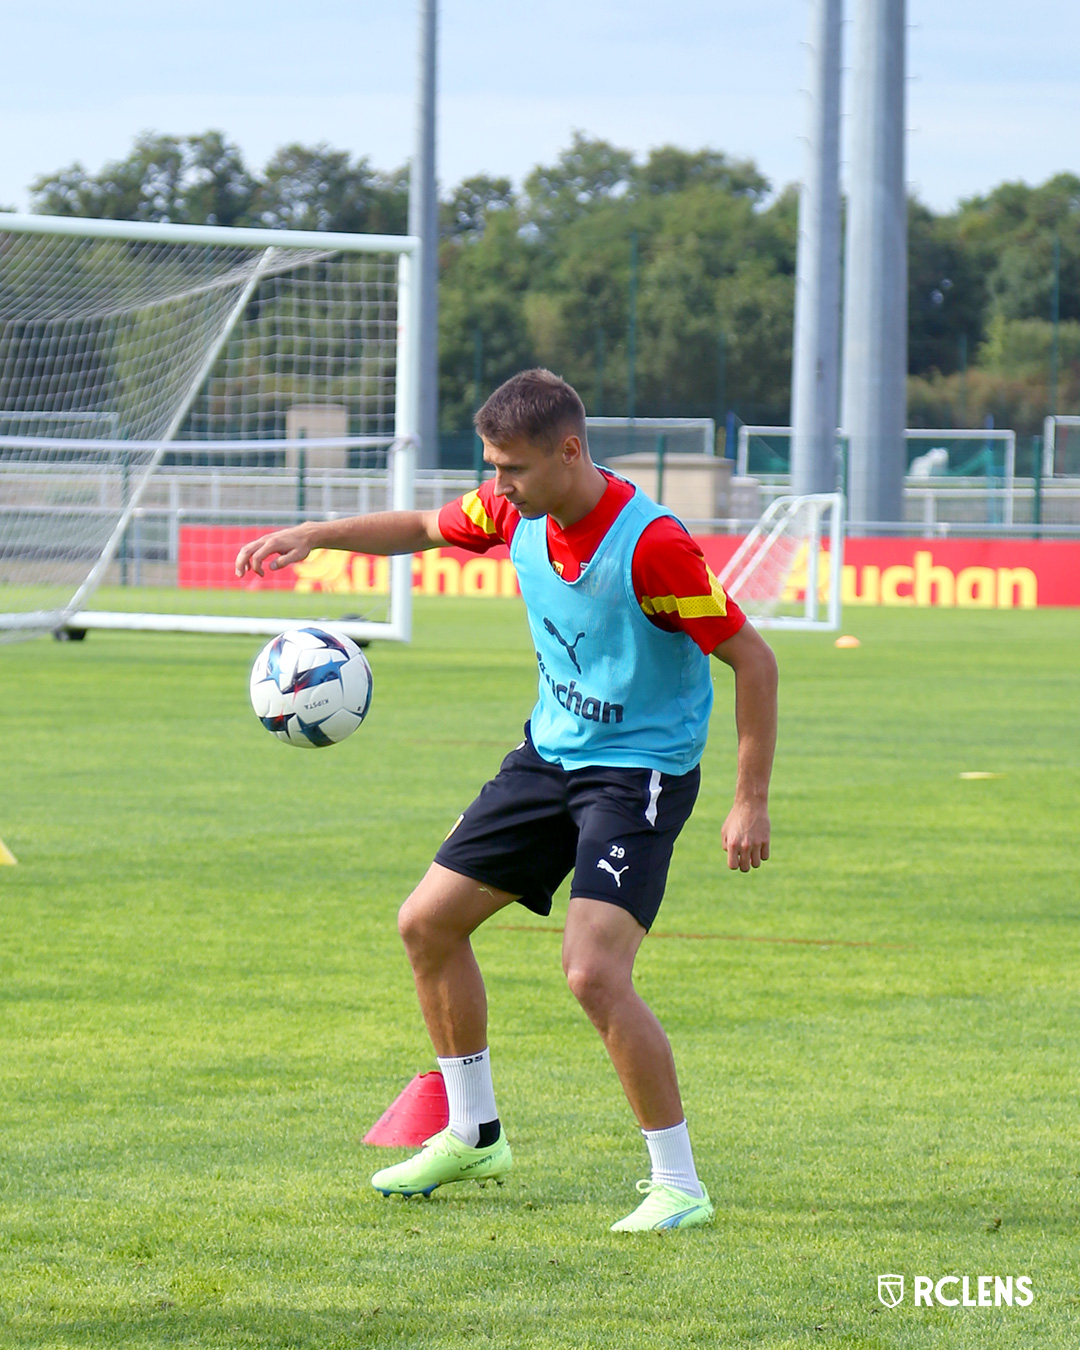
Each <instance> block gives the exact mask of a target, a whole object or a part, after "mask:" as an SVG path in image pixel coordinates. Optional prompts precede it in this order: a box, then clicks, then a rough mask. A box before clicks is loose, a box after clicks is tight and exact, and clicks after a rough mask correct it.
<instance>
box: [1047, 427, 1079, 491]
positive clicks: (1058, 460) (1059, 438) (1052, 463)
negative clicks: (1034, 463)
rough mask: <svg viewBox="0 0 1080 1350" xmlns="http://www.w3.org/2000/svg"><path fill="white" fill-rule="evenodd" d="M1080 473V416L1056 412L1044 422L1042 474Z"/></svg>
mask: <svg viewBox="0 0 1080 1350" xmlns="http://www.w3.org/2000/svg"><path fill="white" fill-rule="evenodd" d="M1078 474H1080V417H1070V416H1066V415H1065V414H1063V413H1055V414H1053V415H1052V416H1050V417H1047V418H1046V420H1045V421H1044V422H1043V457H1042V476H1043V477H1044V478H1053V477H1055V475H1058V476H1061V477H1072V476H1074V475H1078Z"/></svg>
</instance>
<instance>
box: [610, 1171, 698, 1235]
mask: <svg viewBox="0 0 1080 1350" xmlns="http://www.w3.org/2000/svg"><path fill="white" fill-rule="evenodd" d="M637 1188H638V1190H639V1191H641V1192H642V1194H643V1195H644V1196H645V1199H644V1200H642V1202H641V1204H640V1205H638V1207H637V1209H635V1210H634V1212H633V1214H628V1215H627V1216H626V1218H625V1219H620V1220H619V1222H618V1223H613V1224H612V1225H611V1231H612V1232H613V1233H647V1232H650V1231H651V1230H653V1229H664V1228H697V1227H699V1226H700V1225H701V1224H703V1223H708V1222H709V1220H710V1219H711V1218H712V1216H713V1207H712V1202H711V1201H710V1199H709V1193H708V1191H705V1187H704V1186H703V1187H702V1188H701V1189H702V1190H703V1191H705V1194H704V1195H702V1196H696V1195H687V1193H686V1191H680V1190H679V1189H678V1187H676V1186H665V1185H664V1184H663V1183H662V1182H659V1181H639V1182H638V1184H637Z"/></svg>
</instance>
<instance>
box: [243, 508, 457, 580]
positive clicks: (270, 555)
mask: <svg viewBox="0 0 1080 1350" xmlns="http://www.w3.org/2000/svg"><path fill="white" fill-rule="evenodd" d="M445 543H446V540H445V539H444V538H443V537H442V535H440V533H439V513H438V511H376V512H373V513H372V514H371V515H367V516H348V517H346V518H344V519H342V520H305V521H304V523H303V524H302V525H290V526H289V527H288V528H287V529H284V530H275V531H274V532H273V533H272V534H264V535H263V536H262V537H261V538H260V539H253V540H251V542H250V543H248V544H245V545H244V547H243V548H242V549H241V550H240V552H239V553H238V554H237V555H236V575H237V576H238V577H242V576H243V575H244V573H245V572H247V571H252V572H255V573H257V574H258V575H259V576H260V577H261V576H262V575H263V564H264V563H266V562H267V560H269V567H270V570H271V571H272V572H276V571H277V570H278V569H279V568H281V567H288V566H290V565H291V564H292V563H298V562H303V560H304V559H305V558H306V557H307V555H308V554H309V553H310V552H311V550H312V549H313V548H340V549H344V550H346V551H347V552H349V553H376V554H383V555H385V554H390V553H415V552H416V551H417V550H418V549H425V548H438V547H439V545H440V544H445Z"/></svg>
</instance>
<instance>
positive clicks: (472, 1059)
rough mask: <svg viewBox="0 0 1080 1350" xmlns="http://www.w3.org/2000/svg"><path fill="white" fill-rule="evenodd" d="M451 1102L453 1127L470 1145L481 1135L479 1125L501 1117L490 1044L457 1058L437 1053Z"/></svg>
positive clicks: (454, 1131) (451, 1122)
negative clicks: (492, 1070)
mask: <svg viewBox="0 0 1080 1350" xmlns="http://www.w3.org/2000/svg"><path fill="white" fill-rule="evenodd" d="M438 1060H439V1068H440V1069H441V1070H442V1076H443V1082H444V1083H445V1084H446V1099H447V1101H448V1103H449V1105H450V1129H451V1131H452V1132H453V1133H454V1134H455V1135H456V1136H457V1137H458V1138H459V1139H460V1140H461V1142H462V1143H463V1144H468V1145H469V1147H470V1148H475V1147H476V1145H477V1143H478V1141H479V1139H480V1126H481V1125H486V1124H488V1122H489V1121H492V1120H498V1118H499V1112H498V1110H497V1109H496V1107H495V1089H494V1088H493V1087H492V1085H491V1054H490V1051H489V1050H488V1048H487V1046H485V1047H484V1049H483V1050H478V1051H477V1053H476V1054H475V1055H460V1056H459V1057H458V1058H456V1059H443V1058H442V1056H439V1057H438Z"/></svg>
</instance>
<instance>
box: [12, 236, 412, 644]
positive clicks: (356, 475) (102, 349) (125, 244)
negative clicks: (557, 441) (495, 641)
mask: <svg viewBox="0 0 1080 1350" xmlns="http://www.w3.org/2000/svg"><path fill="white" fill-rule="evenodd" d="M418 250H419V241H418V240H417V239H415V238H413V237H412V236H390V235H348V234H336V233H329V232H326V233H323V232H314V231H278V230H262V229H233V228H227V227H216V226H195V225H190V226H189V225H177V224H160V223H148V222H139V221H114V220H86V219H82V218H75V217H70V218H69V217H47V216H28V215H14V214H5V215H0V640H2V639H3V638H4V637H5V636H6V637H13V636H25V635H31V634H34V633H39V632H43V631H49V630H56V629H58V628H63V627H65V626H69V627H72V628H89V627H108V628H116V627H124V628H145V629H158V630H162V629H171V630H182V631H202V632H207V631H210V632H241V633H253V634H272V633H277V632H280V631H282V630H283V629H284V628H288V627H292V626H294V625H295V624H296V623H297V622H301V621H303V620H304V619H305V618H307V619H312V618H318V617H328V616H327V614H326V612H325V611H326V609H327V602H326V600H325V598H324V597H325V596H326V595H327V594H330V593H331V591H332V590H333V588H327V587H324V586H321V585H319V584H317V583H312V584H311V585H309V586H308V587H307V588H306V590H305V591H304V593H303V594H301V595H285V594H284V592H283V591H282V590H277V591H268V592H266V593H256V592H254V591H249V592H244V591H243V590H240V589H237V590H234V591H233V592H232V593H231V594H230V603H229V604H226V605H224V606H221V607H218V606H216V605H209V606H207V607H206V608H204V609H200V605H199V603H198V602H199V599H200V596H199V595H198V594H196V593H195V592H197V591H198V587H197V586H195V587H194V590H193V592H192V593H191V594H189V595H188V596H187V597H186V601H187V602H186V603H183V604H173V603H172V602H171V601H170V600H169V599H168V598H167V597H168V596H169V595H170V594H171V591H172V590H174V589H175V588H176V569H177V557H176V556H175V554H176V549H177V547H178V546H179V547H180V549H181V552H182V551H183V548H184V546H185V545H190V541H189V540H186V539H181V540H180V541H179V545H178V542H177V540H176V539H175V538H173V539H168V540H166V539H162V540H161V541H160V546H159V545H158V544H155V547H156V548H157V549H158V552H157V553H154V552H153V550H151V552H150V554H149V556H151V557H152V558H157V559H158V563H157V564H156V568H157V570H156V573H155V578H154V579H155V580H156V583H157V587H158V589H151V588H150V587H149V586H146V578H145V577H143V578H142V581H143V585H144V586H146V598H147V603H146V604H145V605H143V604H141V603H140V600H141V599H142V597H141V596H140V595H139V594H138V592H139V590H140V587H138V586H134V585H131V581H132V569H131V566H130V558H129V553H128V550H129V537H130V532H131V530H132V529H133V528H135V527H137V526H141V527H142V528H143V529H144V531H145V530H150V529H151V527H152V526H153V524H154V522H153V519H152V518H153V515H154V492H153V485H154V483H155V479H156V477H157V475H158V474H159V473H160V472H162V471H163V470H164V469H167V470H168V475H169V477H170V483H171V485H172V486H171V487H170V491H172V490H174V489H176V484H177V483H178V482H185V481H186V480H184V475H185V474H187V475H188V477H189V479H190V480H191V482H194V481H195V478H196V477H198V476H199V475H201V477H202V479H204V480H209V485H208V486H205V485H204V487H202V488H199V489H198V492H195V499H193V502H192V505H191V506H190V507H189V509H188V513H187V517H186V519H187V522H188V525H187V528H188V530H189V533H190V534H191V535H192V537H195V536H198V538H199V539H201V540H203V541H205V540H206V539H210V538H212V539H213V541H214V547H215V548H217V549H218V552H219V553H220V552H221V551H222V550H223V549H224V548H225V547H226V545H228V546H230V547H231V546H232V544H233V542H234V540H235V536H236V533H237V532H243V531H246V532H247V537H252V536H254V535H256V534H258V533H260V532H262V531H263V530H265V529H272V528H275V527H277V526H280V525H284V524H291V523H294V522H295V521H296V520H298V519H302V518H305V517H308V516H319V515H323V516H335V515H342V514H354V513H355V511H356V509H357V503H358V502H359V503H361V504H363V503H364V502H365V501H366V500H367V499H368V498H370V495H371V494H370V492H369V493H368V494H367V497H365V485H368V486H370V480H372V479H377V480H378V482H379V483H380V484H381V485H383V486H382V491H381V495H380V496H379V497H378V498H377V499H376V500H373V501H370V503H369V505H370V506H371V507H374V508H377V509H383V508H384V507H386V506H390V507H393V508H395V509H409V508H410V507H411V506H412V503H413V485H414V479H415V465H416V448H417V444H416V437H417V427H418V350H419V324H420V313H419V287H418V285H417V284H416V279H415V278H416V260H417V257H418ZM282 480H284V481H285V482H286V487H285V489H284V491H283V490H282V488H281V482H282ZM331 484H332V490H331ZM223 485H224V487H223ZM176 490H178V489H176ZM192 490H193V492H194V491H195V490H194V489H192ZM200 494H201V495H200ZM223 494H224V495H223ZM196 499H197V500H196ZM320 507H321V508H322V509H321V510H320V509H319V508H320ZM313 508H314V509H313ZM176 518H177V513H176V512H172V513H171V515H170V519H173V520H175V519H176ZM163 528H164V527H163ZM229 530H231V531H232V532H233V533H232V535H228V534H227V532H228V531H229ZM199 531H202V533H201V535H200V534H199V533H198V532H199ZM215 531H216V533H215ZM181 533H183V531H181ZM190 547H193V545H190ZM190 547H189V551H190ZM170 550H171V552H170ZM233 552H235V548H233ZM139 556H140V557H142V556H143V555H142V554H140V555H139ZM411 569H412V557H411V555H401V556H399V557H396V558H393V559H391V560H390V561H389V563H388V564H387V567H386V570H385V577H384V578H383V580H384V581H385V584H384V585H379V586H372V587H369V588H368V593H367V595H366V596H365V597H364V599H365V601H367V602H371V603H374V604H375V605H376V607H377V608H378V609H379V610H380V614H379V617H365V618H363V619H357V618H342V617H337V616H334V615H330V616H329V617H333V619H334V622H335V625H336V626H337V627H339V628H340V629H341V630H342V631H344V632H346V633H348V634H349V635H350V636H353V637H357V638H361V639H363V638H372V637H381V638H393V639H398V640H408V638H409V636H410V627H411V596H412V572H411ZM196 571H197V569H196ZM117 582H119V583H120V584H121V585H125V584H126V585H127V586H128V587H129V590H125V591H124V592H123V593H122V598H123V600H124V601H125V604H124V607H123V608H119V607H117V608H116V609H113V610H93V609H90V608H88V602H89V601H90V599H91V596H92V595H93V594H94V592H95V590H97V589H98V587H100V586H101V585H102V584H108V585H110V590H111V591H112V594H113V596H114V598H115V596H116V594H117V592H116V591H115V590H112V588H113V587H114V586H116V584H117ZM233 584H234V585H235V583H233ZM344 589H345V588H343V587H338V588H337V590H338V592H339V594H338V596H337V607H338V609H342V608H344V607H345V606H346V605H351V607H352V608H356V599H355V596H354V597H352V599H351V601H350V599H349V597H348V595H344V596H343V595H341V594H340V592H342V591H344ZM382 592H387V593H388V594H387V595H386V596H385V598H384V597H383V595H382ZM376 597H378V599H377V600H376ZM202 598H204V599H205V598H208V597H207V595H206V592H205V591H204V592H203V593H202ZM285 600H288V602H289V603H288V604H285V603H284V601H285ZM221 608H223V609H225V610H227V611H230V612H226V613H222V612H220V609H221ZM180 609H186V610H187V611H188V612H186V613H179V612H176V611H177V610H180ZM170 611H171V612H170Z"/></svg>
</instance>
